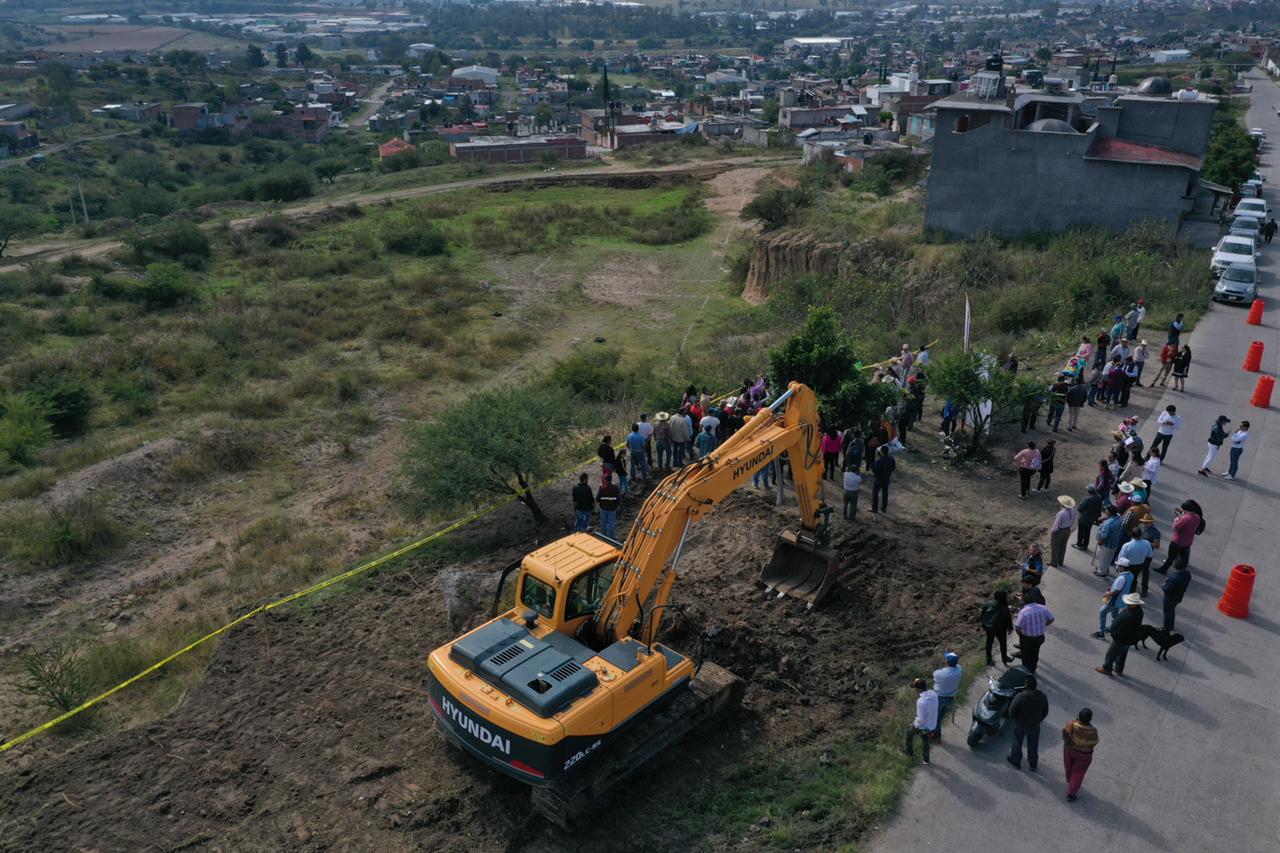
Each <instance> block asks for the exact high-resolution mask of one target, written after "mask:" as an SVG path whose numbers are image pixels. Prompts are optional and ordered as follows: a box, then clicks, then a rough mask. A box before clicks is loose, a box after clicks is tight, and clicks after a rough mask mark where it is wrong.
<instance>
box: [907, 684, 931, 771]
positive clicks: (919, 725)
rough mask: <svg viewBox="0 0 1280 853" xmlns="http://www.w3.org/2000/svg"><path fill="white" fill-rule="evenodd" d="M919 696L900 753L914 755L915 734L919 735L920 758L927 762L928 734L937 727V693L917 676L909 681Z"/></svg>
mask: <svg viewBox="0 0 1280 853" xmlns="http://www.w3.org/2000/svg"><path fill="white" fill-rule="evenodd" d="M911 686H912V687H914V688H915V690H916V694H917V695H918V697H919V698H917V699H916V718H915V719H914V720H913V721H912V723H911V725H910V727H909V728H908V729H907V743H906V745H905V746H904V747H902V754H903V755H909V756H914V755H915V742H916V735H919V736H920V758H921V760H922V761H923V762H924V763H925V764H926V765H927V764H928V763H929V736H930V735H931V734H933V730H934V729H936V728H937V727H938V694H937V693H934V692H933V691H932V690H930V689H929V682H927V681H925V680H924V679H923V678H917V679H916V680H915V681H913V682H911Z"/></svg>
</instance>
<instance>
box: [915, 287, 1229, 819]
mask: <svg viewBox="0 0 1280 853" xmlns="http://www.w3.org/2000/svg"><path fill="white" fill-rule="evenodd" d="M1145 316H1146V312H1145V305H1144V303H1143V302H1142V301H1141V300H1140V301H1139V302H1137V303H1134V304H1133V305H1131V306H1130V307H1129V310H1128V311H1127V312H1124V313H1120V314H1117V315H1116V316H1115V325H1113V326H1112V327H1111V328H1110V329H1103V330H1102V331H1101V332H1100V333H1099V334H1098V336H1097V338H1096V339H1094V340H1090V339H1089V338H1084V339H1082V340H1081V342H1080V345H1079V347H1078V348H1077V349H1076V351H1075V353H1074V354H1072V355H1071V356H1070V357H1069V358H1068V359H1067V364H1066V367H1065V368H1064V369H1063V370H1061V371H1059V372H1057V373H1055V375H1054V377H1053V379H1052V380H1051V381H1050V382H1049V383H1048V384H1047V385H1046V388H1045V391H1044V394H1043V395H1042V396H1040V397H1039V398H1036V399H1033V400H1030V401H1028V403H1027V405H1026V407H1025V408H1024V411H1023V417H1022V429H1023V430H1024V431H1026V430H1035V429H1036V428H1037V421H1038V419H1039V418H1038V416H1039V410H1040V408H1041V407H1042V406H1043V404H1044V403H1046V402H1047V403H1048V413H1047V416H1046V418H1045V420H1044V428H1045V429H1046V430H1051V431H1052V432H1053V433H1057V432H1058V431H1059V429H1060V425H1061V422H1062V420H1063V416H1064V414H1066V413H1069V414H1067V417H1066V421H1067V426H1066V429H1067V430H1068V431H1070V432H1074V431H1076V430H1077V429H1079V424H1080V421H1079V418H1080V413H1081V412H1082V411H1083V410H1084V409H1085V408H1090V407H1091V408H1094V409H1101V410H1105V411H1116V412H1117V413H1119V414H1120V415H1121V418H1120V420H1119V422H1118V423H1117V424H1116V425H1115V427H1114V428H1113V429H1110V430H1108V433H1109V436H1110V440H1111V444H1110V446H1109V448H1108V449H1107V451H1106V454H1105V457H1104V458H1101V459H1099V461H1098V466H1097V471H1096V474H1095V477H1094V480H1093V482H1092V483H1089V484H1087V486H1086V488H1085V494H1084V495H1083V496H1082V497H1080V498H1079V499H1077V497H1075V496H1073V495H1067V494H1061V495H1057V498H1056V503H1057V507H1056V508H1055V511H1054V515H1053V520H1052V522H1051V523H1050V525H1049V540H1050V542H1049V554H1048V556H1047V562H1046V555H1045V554H1044V550H1043V548H1042V546H1040V545H1039V544H1033V545H1031V546H1030V547H1029V548H1028V551H1027V553H1026V555H1025V556H1024V557H1023V558H1022V560H1021V562H1020V564H1019V572H1020V582H1021V589H1020V591H1018V592H1016V593H1012V594H1011V593H1010V592H1009V591H1006V590H1005V589H996V590H994V591H993V592H992V594H991V596H990V598H989V599H987V600H986V601H985V602H984V603H983V606H982V609H981V612H980V616H979V619H980V623H981V626H982V630H983V631H984V633H985V635H986V663H987V665H988V666H994V665H995V664H996V661H995V659H994V657H993V652H994V650H995V648H996V647H998V648H999V651H1000V662H1001V663H1002V664H1003V665H1005V666H1009V665H1011V664H1014V663H1015V662H1016V661H1017V659H1019V658H1020V659H1021V660H1020V663H1021V666H1022V667H1024V668H1025V669H1026V671H1027V673H1028V677H1027V679H1026V686H1025V688H1024V689H1023V690H1021V691H1020V692H1019V693H1018V694H1017V696H1016V697H1015V698H1014V699H1013V701H1012V702H1011V704H1010V705H1009V707H1008V711H1007V714H1008V716H1009V718H1010V719H1011V720H1012V724H1013V739H1012V743H1011V746H1010V750H1009V754H1008V756H1007V760H1008V762H1009V763H1010V764H1011V765H1013V766H1015V767H1019V768H1020V767H1021V766H1022V762H1023V758H1024V751H1025V757H1026V762H1027V766H1028V767H1029V768H1030V769H1031V770H1035V769H1036V766H1037V763H1038V761H1039V754H1038V745H1039V729H1040V725H1041V722H1042V721H1043V720H1044V719H1045V718H1046V716H1047V714H1048V708H1049V706H1048V702H1047V699H1045V697H1044V695H1043V692H1042V689H1041V687H1040V685H1039V684H1038V683H1037V681H1036V677H1035V672H1036V670H1037V668H1038V667H1039V665H1040V662H1041V649H1042V646H1043V645H1044V642H1045V638H1046V635H1047V633H1048V630H1049V629H1050V627H1051V626H1053V625H1054V624H1055V620H1054V615H1053V613H1052V611H1050V610H1049V607H1048V606H1047V604H1046V602H1045V597H1044V594H1043V592H1042V591H1041V588H1040V583H1041V580H1042V578H1043V576H1044V572H1045V570H1046V566H1047V567H1048V568H1057V569H1061V568H1064V567H1065V566H1066V554H1067V547H1068V546H1069V545H1070V546H1073V547H1075V548H1076V549H1078V550H1080V551H1083V552H1086V553H1088V554H1089V555H1090V566H1091V568H1092V571H1093V574H1094V575H1096V576H1097V577H1098V578H1099V579H1100V580H1102V581H1104V583H1105V586H1104V587H1103V588H1102V590H1101V592H1102V603H1101V606H1100V607H1099V610H1098V624H1097V626H1096V628H1097V630H1095V631H1093V633H1092V636H1093V637H1094V638H1095V639H1098V640H1102V641H1105V642H1106V643H1107V645H1106V647H1105V649H1104V650H1103V651H1102V659H1101V661H1100V663H1099V664H1098V665H1097V666H1096V667H1095V669H1096V671H1097V672H1098V673H1100V674H1102V675H1104V676H1107V677H1110V678H1116V677H1123V676H1124V673H1125V666H1126V663H1127V662H1128V655H1129V651H1130V650H1131V649H1132V648H1133V647H1134V646H1136V645H1137V644H1139V643H1143V642H1145V641H1147V640H1152V641H1154V642H1155V643H1156V644H1157V645H1158V646H1159V647H1160V651H1159V652H1158V654H1163V653H1167V651H1168V649H1169V647H1171V646H1173V645H1176V644H1177V643H1179V642H1181V641H1182V636H1181V635H1180V634H1176V633H1175V628H1176V618H1177V609H1178V606H1179V605H1180V604H1181V603H1182V601H1183V599H1184V597H1185V595H1186V593H1187V590H1188V587H1189V586H1190V583H1191V580H1192V571H1191V552H1192V548H1193V545H1194V543H1195V540H1196V537H1197V536H1199V535H1200V534H1202V533H1203V532H1204V530H1205V527H1206V520H1205V512H1204V509H1203V508H1202V507H1201V506H1200V504H1199V503H1197V502H1196V501H1195V500H1194V499H1187V500H1183V501H1181V502H1180V504H1179V505H1178V507H1177V508H1176V509H1174V510H1173V515H1172V518H1171V519H1170V520H1169V521H1170V526H1169V535H1168V536H1167V537H1166V536H1165V535H1164V533H1163V532H1162V531H1161V529H1160V526H1159V524H1158V523H1157V520H1156V517H1155V513H1154V512H1153V510H1152V507H1151V503H1150V501H1151V495H1152V492H1153V490H1154V489H1155V488H1156V486H1157V483H1158V480H1159V477H1160V472H1161V468H1162V466H1163V464H1164V462H1165V459H1166V458H1167V456H1168V452H1169V445H1170V443H1171V442H1172V441H1173V438H1174V436H1175V435H1176V434H1177V433H1178V432H1179V430H1180V429H1181V428H1182V420H1181V416H1180V415H1179V414H1178V410H1177V406H1176V405H1168V406H1166V407H1165V408H1164V410H1163V411H1161V412H1160V413H1159V415H1158V416H1157V417H1155V418H1153V427H1154V430H1153V434H1152V435H1151V443H1150V447H1149V448H1148V447H1147V446H1146V442H1144V440H1143V438H1142V436H1141V435H1140V432H1141V430H1140V426H1141V422H1140V419H1139V418H1138V417H1137V416H1134V415H1124V413H1123V412H1122V411H1121V410H1123V409H1125V408H1126V407H1128V406H1129V404H1130V393H1131V389H1133V388H1138V387H1142V377H1143V376H1144V371H1145V366H1146V362H1147V361H1149V360H1151V356H1150V350H1149V345H1148V343H1147V341H1146V340H1145V339H1143V338H1142V337H1141V335H1140V327H1141V324H1142V321H1143V320H1144V319H1145ZM1182 329H1183V315H1181V314H1178V315H1177V316H1176V317H1175V319H1174V320H1173V321H1172V322H1171V323H1170V326H1169V328H1168V333H1167V336H1166V340H1165V343H1164V346H1163V348H1162V349H1161V350H1160V353H1159V355H1158V359H1159V363H1160V367H1159V369H1158V371H1157V372H1156V373H1155V374H1154V375H1151V376H1150V377H1149V384H1150V385H1151V386H1157V387H1160V388H1165V387H1168V386H1167V382H1168V380H1169V379H1170V378H1172V379H1173V382H1174V389H1175V390H1177V391H1183V390H1185V382H1186V380H1187V377H1188V376H1189V373H1190V365H1191V349H1190V347H1189V346H1187V345H1186V344H1184V343H1182V342H1181V340H1180V338H1181V334H1182ZM1005 366H1006V368H1007V369H1010V370H1017V369H1018V365H1017V361H1016V357H1011V358H1010V360H1009V361H1008V362H1006V364H1005ZM1086 370H1090V371H1091V373H1090V374H1089V376H1088V377H1087V378H1086V376H1085V371H1086ZM942 419H943V429H944V431H945V429H946V427H947V426H948V423H947V420H948V412H947V411H946V409H945V408H944V410H943V414H942ZM1231 424H1232V421H1231V419H1230V418H1229V417H1228V416H1226V415H1222V416H1220V417H1218V418H1217V419H1216V421H1215V422H1214V423H1212V424H1210V425H1209V426H1208V435H1207V439H1206V452H1205V456H1204V460H1203V462H1202V464H1201V467H1200V469H1199V472H1198V473H1199V474H1200V475H1201V476H1205V477H1208V476H1211V475H1213V474H1214V471H1213V468H1212V466H1213V464H1214V462H1215V459H1216V457H1217V454H1218V452H1219V451H1220V449H1221V448H1223V447H1224V446H1225V447H1229V450H1230V454H1229V461H1228V465H1227V467H1226V470H1225V471H1224V472H1222V477H1223V478H1224V479H1227V480H1234V479H1235V478H1236V476H1237V475H1238V474H1239V466H1240V456H1241V454H1242V453H1243V450H1244V447H1245V444H1246V442H1247V441H1248V438H1249V426H1250V425H1249V422H1248V421H1242V422H1241V423H1240V424H1239V425H1238V427H1236V428H1235V429H1232V428H1231ZM1057 452H1058V447H1057V442H1056V439H1054V438H1049V439H1047V440H1045V441H1043V442H1036V441H1033V440H1032V441H1027V442H1026V443H1025V445H1024V446H1023V447H1022V448H1021V449H1019V450H1018V452H1017V453H1016V454H1015V455H1014V457H1013V465H1014V467H1015V469H1016V471H1017V473H1018V486H1019V497H1020V498H1022V499H1027V498H1028V497H1029V496H1031V495H1033V494H1034V493H1036V492H1046V491H1049V490H1050V488H1051V482H1052V474H1053V467H1054V463H1055V461H1056V456H1057ZM1073 538H1074V540H1075V541H1074V542H1072V539H1073ZM1161 551H1163V552H1164V555H1163V559H1161V557H1160V552H1161ZM1152 573H1155V574H1157V575H1160V576H1162V578H1163V580H1162V581H1160V582H1159V586H1160V592H1161V609H1162V618H1161V619H1160V621H1159V627H1157V626H1156V625H1155V624H1148V622H1147V615H1146V612H1145V607H1146V606H1147V598H1148V596H1149V595H1150V594H1151V591H1150V583H1151V574H1152ZM1010 638H1016V646H1015V648H1014V649H1013V650H1012V651H1011V650H1010V649H1009V639H1010ZM953 657H954V653H952V652H948V653H947V658H946V663H947V666H946V667H944V668H943V669H941V670H939V671H938V672H935V673H934V678H933V683H932V685H930V684H929V683H928V681H927V680H925V679H916V680H915V681H914V682H913V687H914V689H915V691H916V695H917V699H916V714H915V717H914V719H913V721H912V724H911V726H910V727H909V728H908V733H907V741H906V744H905V745H904V749H903V751H904V752H905V753H907V754H908V755H911V754H912V753H913V744H914V740H915V736H916V735H920V734H923V733H924V732H925V731H926V730H927V731H928V732H930V737H928V738H925V739H924V743H925V747H924V748H923V750H922V755H923V758H924V760H925V763H926V764H927V763H928V749H927V744H928V741H929V740H933V741H934V742H936V741H937V740H938V737H939V735H940V733H941V726H940V724H939V723H938V720H939V715H940V714H941V713H944V712H945V710H946V708H947V707H949V706H950V705H951V704H953V703H954V691H951V687H950V683H951V682H950V672H951V671H952V670H953V669H954V668H957V667H958V666H959V664H958V661H957V662H953V661H952V658H953ZM940 675H942V676H946V677H942V678H940V677H939V676H940ZM949 697H950V698H949ZM1092 720H1093V711H1092V709H1090V708H1083V709H1081V710H1080V711H1079V713H1078V714H1077V715H1076V717H1075V718H1074V719H1072V720H1071V721H1070V722H1068V723H1067V724H1066V725H1065V726H1064V727H1063V729H1062V739H1063V766H1064V770H1065V776H1066V781H1067V790H1066V798H1067V799H1068V800H1070V801H1075V800H1076V799H1077V797H1078V796H1079V793H1080V788H1081V784H1082V782H1083V779H1084V776H1085V772H1086V770H1087V769H1088V767H1089V765H1090V763H1091V762H1092V759H1093V752H1094V749H1095V748H1096V747H1097V745H1098V743H1099V735H1098V731H1097V729H1096V728H1095V727H1094V726H1093V724H1092Z"/></svg>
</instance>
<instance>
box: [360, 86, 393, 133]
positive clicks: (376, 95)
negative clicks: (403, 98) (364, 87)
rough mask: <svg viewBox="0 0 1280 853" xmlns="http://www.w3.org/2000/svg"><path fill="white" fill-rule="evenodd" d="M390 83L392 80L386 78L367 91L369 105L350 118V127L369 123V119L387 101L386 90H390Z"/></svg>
mask: <svg viewBox="0 0 1280 853" xmlns="http://www.w3.org/2000/svg"><path fill="white" fill-rule="evenodd" d="M391 83H392V81H391V80H388V81H387V82H385V83H383V84H382V85H381V86H379V87H378V88H377V89H375V90H373V91H372V92H370V93H369V99H368V103H369V106H368V107H367V108H366V109H365V111H364V112H362V113H360V115H358V116H356V117H355V118H354V119H352V120H351V126H352V127H364V126H365V125H367V124H368V123H369V119H371V118H373V116H374V113H376V112H377V111H378V110H380V109H382V105H383V104H385V103H386V102H387V92H389V91H391Z"/></svg>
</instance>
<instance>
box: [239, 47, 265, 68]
mask: <svg viewBox="0 0 1280 853" xmlns="http://www.w3.org/2000/svg"><path fill="white" fill-rule="evenodd" d="M244 61H245V64H246V65H248V66H249V67H250V68H265V67H266V64H267V55H266V54H265V53H263V52H262V48H260V47H258V46H257V45H256V44H251V45H249V46H248V47H246V48H245V49H244Z"/></svg>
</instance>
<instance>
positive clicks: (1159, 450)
mask: <svg viewBox="0 0 1280 853" xmlns="http://www.w3.org/2000/svg"><path fill="white" fill-rule="evenodd" d="M1180 429H1182V416H1181V415H1179V414H1178V407H1177V406H1168V407H1166V408H1165V410H1164V411H1163V412H1161V413H1160V417H1158V418H1156V437H1155V440H1154V441H1152V442H1151V452H1152V453H1154V454H1156V455H1157V456H1159V457H1160V461H1161V462H1163V461H1164V460H1165V458H1166V457H1167V456H1168V455H1169V442H1171V441H1173V434H1174V433H1175V432H1177V431H1178V430H1180Z"/></svg>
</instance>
